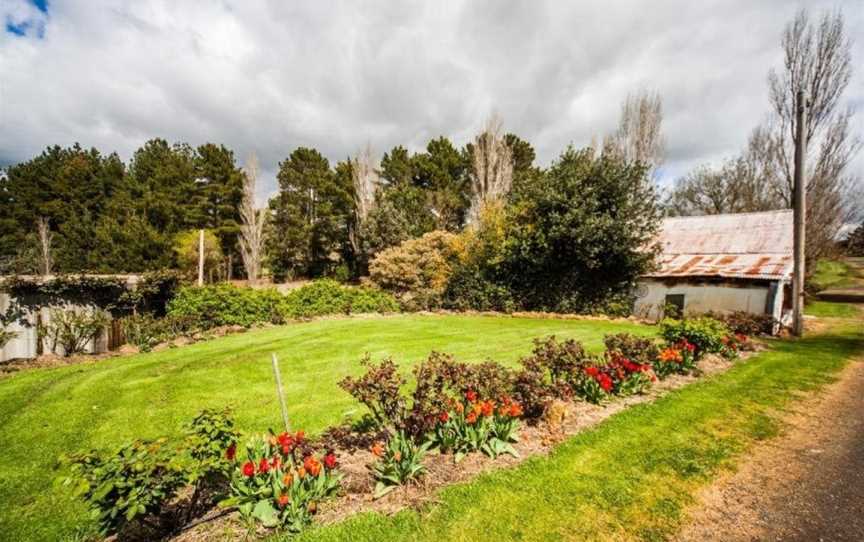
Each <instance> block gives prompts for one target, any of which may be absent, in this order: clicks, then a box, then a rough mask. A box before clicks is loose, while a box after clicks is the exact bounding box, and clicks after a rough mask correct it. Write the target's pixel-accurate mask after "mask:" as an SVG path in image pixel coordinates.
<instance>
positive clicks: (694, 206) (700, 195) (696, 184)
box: [666, 126, 786, 216]
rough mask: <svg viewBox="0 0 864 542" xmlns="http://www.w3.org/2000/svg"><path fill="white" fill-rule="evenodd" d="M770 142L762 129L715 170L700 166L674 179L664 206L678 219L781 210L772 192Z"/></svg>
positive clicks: (778, 198) (780, 202)
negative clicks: (744, 148)
mask: <svg viewBox="0 0 864 542" xmlns="http://www.w3.org/2000/svg"><path fill="white" fill-rule="evenodd" d="M773 145H774V140H773V138H772V137H771V135H770V134H769V133H768V132H767V131H766V130H765V128H764V127H762V126H759V127H757V128H756V129H755V130H753V132H752V133H751V134H750V139H749V141H748V144H747V148H746V150H745V151H744V152H743V153H741V155H740V156H738V157H736V158H732V159H729V160H726V161H725V162H723V164H722V165H721V166H720V167H719V168H712V167H710V166H709V165H701V166H698V167H697V168H696V169H694V170H693V171H691V172H690V173H688V174H687V175H685V176H684V177H682V178H680V179H678V180H677V181H676V182H675V186H674V188H673V190H672V192H671V194H670V195H669V197H668V199H667V202H666V206H667V211H668V212H669V214H672V215H678V216H687V215H711V214H721V213H747V212H753V211H770V210H773V209H782V208H784V207H785V206H786V205H785V203H784V200H783V198H782V197H781V196H780V195H779V194H778V193H777V192H776V190H774V188H773V187H774V186H776V184H777V183H776V181H775V179H776V178H777V173H776V168H775V162H774V156H775V151H774V147H773Z"/></svg>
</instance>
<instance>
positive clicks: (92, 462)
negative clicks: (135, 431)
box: [58, 410, 237, 535]
mask: <svg viewBox="0 0 864 542" xmlns="http://www.w3.org/2000/svg"><path fill="white" fill-rule="evenodd" d="M236 438H237V433H236V432H235V431H234V429H233V422H232V421H231V419H230V418H229V417H228V415H227V413H226V412H215V411H210V410H205V411H203V412H201V413H200V414H199V415H198V416H197V417H196V418H195V419H194V420H193V421H192V422H191V424H190V425H189V426H188V427H187V430H186V438H185V441H184V442H183V443H182V444H181V445H179V446H173V445H171V444H170V443H169V442H168V440H167V439H164V438H162V439H158V440H135V441H133V442H131V443H129V444H126V445H123V446H121V447H120V448H119V449H118V450H116V451H115V452H112V453H109V454H106V455H100V454H99V453H97V452H95V451H91V452H87V453H83V454H76V455H72V456H68V457H63V458H61V464H63V465H67V466H68V467H69V469H70V471H71V472H70V474H69V475H68V476H65V477H61V478H59V479H58V484H60V485H62V486H67V487H73V488H74V490H73V491H74V494H75V495H77V496H80V497H83V499H84V500H85V501H86V502H87V503H88V504H89V506H90V508H91V510H92V511H93V515H94V517H95V518H96V519H97V521H98V524H99V529H100V531H101V533H102V534H104V535H109V534H116V533H118V532H120V531H121V530H123V529H124V527H126V526H127V525H129V524H132V523H140V524H143V525H145V526H147V527H149V528H151V529H155V530H157V531H159V532H163V533H164V532H173V531H176V530H177V528H178V527H180V526H182V525H183V524H184V523H187V522H188V521H189V518H190V516H191V513H192V511H193V510H194V509H195V507H196V505H197V504H198V500H199V498H200V497H201V496H202V495H208V496H210V497H211V498H212V497H213V496H215V495H216V494H218V490H219V488H220V485H224V483H225V481H226V474H227V473H228V472H229V461H231V460H233V459H234V453H235V450H236V444H235V441H236ZM189 486H192V487H193V488H194V490H193V491H192V492H191V494H192V496H191V497H190V498H189V500H188V501H186V506H185V507H173V508H174V510H173V512H174V515H173V517H172V516H171V515H170V514H169V510H168V509H169V508H170V507H168V506H167V505H168V503H170V502H172V501H174V500H175V498H176V497H177V495H178V494H179V492H180V490H181V489H182V488H185V487H189ZM184 508H185V511H184Z"/></svg>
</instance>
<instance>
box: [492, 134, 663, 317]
mask: <svg viewBox="0 0 864 542" xmlns="http://www.w3.org/2000/svg"><path fill="white" fill-rule="evenodd" d="M615 154H616V153H607V152H599V153H598V152H596V151H595V150H594V149H591V148H586V149H582V150H575V149H573V148H568V149H566V150H565V151H564V152H563V153H562V155H561V156H560V158H559V159H558V160H557V161H556V162H555V163H553V164H552V166H551V167H550V168H549V169H548V170H547V171H545V172H544V174H543V176H542V178H541V179H539V182H533V183H529V184H527V185H525V186H523V187H521V190H520V191H519V192H518V193H517V194H515V195H514V196H515V201H514V204H513V205H512V206H511V207H510V213H509V216H508V219H507V227H506V234H505V236H506V242H505V243H504V247H505V250H504V251H503V252H504V253H503V255H502V261H501V265H500V269H499V276H502V277H506V278H507V281H508V287H509V289H510V290H511V291H512V292H513V293H514V296H515V297H516V298H517V299H519V300H520V302H521V303H522V304H523V305H524V307H525V308H526V309H528V310H549V311H556V312H596V311H606V310H608V309H610V308H612V309H614V310H615V311H616V312H618V311H622V310H623V311H626V310H627V309H629V307H631V306H632V305H630V304H629V303H620V302H619V301H617V300H618V299H619V298H621V297H622V296H623V294H624V293H625V292H627V291H628V290H629V289H630V288H631V286H632V284H633V283H634V282H635V281H636V280H637V279H638V278H639V277H640V276H642V275H644V274H645V273H646V272H647V271H648V270H650V268H651V266H652V265H653V264H654V258H655V253H654V250H653V246H652V244H653V239H654V238H655V237H656V234H657V231H658V228H659V226H660V220H661V214H662V213H661V209H660V206H659V205H658V201H657V195H656V192H655V190H654V188H653V187H652V186H651V183H646V182H645V165H644V164H640V163H638V162H637V161H627V160H624V159H622V158H621V157H619V156H616V155H615ZM646 248H647V249H648V250H646ZM610 300H616V302H615V306H614V307H610V306H608V305H609V303H610Z"/></svg>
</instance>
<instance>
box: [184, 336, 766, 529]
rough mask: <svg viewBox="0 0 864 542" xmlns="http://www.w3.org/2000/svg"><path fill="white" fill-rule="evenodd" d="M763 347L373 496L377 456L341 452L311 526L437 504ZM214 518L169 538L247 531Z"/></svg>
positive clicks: (587, 409)
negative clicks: (331, 494)
mask: <svg viewBox="0 0 864 542" xmlns="http://www.w3.org/2000/svg"><path fill="white" fill-rule="evenodd" d="M762 349H763V348H761V347H757V348H756V350H755V351H747V352H741V353H740V356H739V357H738V358H737V359H726V358H723V357H722V356H719V355H716V354H709V355H706V356H705V357H703V358H702V359H701V360H700V361H699V362H698V363H697V369H698V370H699V374H698V375H680V374H676V375H670V376H668V377H667V378H665V379H664V380H662V381H658V382H656V383H654V385H653V386H652V387H651V388H650V389H649V390H648V391H647V392H645V393H644V394H641V395H632V396H627V397H616V398H614V399H612V400H610V401H607V402H605V403H604V404H601V405H593V404H590V403H587V402H584V401H579V402H572V401H568V402H560V403H561V405H562V407H563V409H562V410H561V411H560V412H559V416H558V420H543V421H541V422H540V423H538V424H537V425H534V426H530V425H527V424H523V425H522V426H521V427H520V429H519V442H518V443H516V444H515V445H514V447H515V448H516V451H517V452H518V453H519V457H513V456H510V455H502V456H499V457H498V458H496V459H490V458H489V457H487V456H485V455H483V454H480V453H472V454H470V455H468V456H466V458H465V459H464V460H463V461H462V462H460V463H458V464H454V463H453V459H452V456H450V455H448V454H440V453H430V454H428V455H427V456H426V458H425V459H424V460H423V464H424V466H425V467H426V474H425V476H424V477H423V478H422V479H421V481H420V482H419V483H417V484H411V485H405V486H399V487H397V488H395V489H394V490H393V491H391V492H390V493H388V494H387V495H385V496H384V497H381V498H378V499H375V498H373V491H372V489H373V488H374V484H375V481H374V479H373V478H372V475H371V473H370V472H369V469H368V468H367V465H368V464H370V463H372V462H374V460H375V459H376V458H375V457H374V456H373V455H372V453H371V452H369V451H368V450H357V451H355V452H354V453H351V454H341V455H340V458H339V461H340V470H341V472H342V473H343V474H344V479H343V483H342V487H343V493H342V494H341V495H340V496H338V497H336V498H335V499H331V500H329V501H326V502H325V503H322V505H321V507H320V508H319V513H318V514H317V516H316V522H315V523H316V526H323V525H331V524H334V523H339V522H342V521H345V520H347V519H349V518H350V517H352V516H355V515H357V514H361V513H368V512H375V513H381V514H386V515H392V514H395V513H397V512H400V511H402V510H405V509H409V508H410V509H419V508H421V507H423V506H425V505H428V504H434V503H437V502H439V501H438V498H437V495H438V493H439V491H441V490H442V489H444V488H445V487H449V486H452V485H455V484H461V483H468V482H470V481H472V480H473V479H475V478H476V477H477V476H479V475H480V474H483V473H486V472H490V471H495V470H499V469H506V468H513V467H516V466H518V465H519V464H521V463H522V462H524V461H526V460H528V459H530V458H535V457H542V456H545V455H548V454H549V453H550V452H551V451H552V450H554V448H555V447H556V446H557V445H558V444H560V443H561V442H563V441H564V440H566V439H568V438H571V437H573V436H576V435H578V434H580V433H582V432H584V431H587V430H590V429H592V428H593V427H596V426H597V425H599V424H600V423H602V422H604V421H605V420H607V419H609V418H610V417H611V416H613V415H615V414H618V413H619V412H622V411H624V410H626V409H628V408H630V407H632V406H634V405H638V404H643V403H650V402H653V401H655V400H657V399H659V398H661V397H663V396H665V395H667V394H668V393H670V392H672V391H675V390H678V389H681V388H683V387H685V386H688V385H690V384H692V383H694V382H697V381H699V380H702V379H704V378H706V377H711V376H713V375H716V374H720V373H723V372H725V371H727V370H728V369H730V368H732V367H733V366H734V365H736V364H739V363H744V362H746V361H747V360H748V359H749V358H750V357H752V356H753V355H754V354H755V353H756V352H758V351H759V350H762ZM559 422H560V423H559ZM213 520H214V521H210V522H202V523H199V524H196V525H194V526H190V527H189V528H188V529H187V530H186V531H184V532H183V533H181V534H180V535H179V536H177V537H175V538H173V539H172V540H173V541H174V542H193V541H196V542H197V541H198V540H201V539H202V538H204V539H206V538H207V536H208V534H209V533H215V532H217V531H218V532H219V533H220V536H222V537H224V536H225V535H226V534H227V533H229V532H231V533H234V534H235V535H236V536H237V537H240V538H242V537H243V536H246V535H247V534H248V532H249V531H248V529H247V528H246V527H245V526H244V525H243V524H242V523H241V522H240V521H239V519H238V514H237V513H236V512H234V513H231V514H228V515H221V514H220V515H216V516H214V517H213ZM257 533H258V534H259V535H261V536H262V537H266V536H268V535H270V534H272V532H270V531H268V530H266V529H263V528H260V527H259V528H258V530H257Z"/></svg>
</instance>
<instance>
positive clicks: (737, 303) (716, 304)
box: [634, 279, 770, 320]
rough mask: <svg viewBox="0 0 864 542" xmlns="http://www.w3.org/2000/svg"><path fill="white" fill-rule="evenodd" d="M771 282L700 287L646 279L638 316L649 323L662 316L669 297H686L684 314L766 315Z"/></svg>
mask: <svg viewBox="0 0 864 542" xmlns="http://www.w3.org/2000/svg"><path fill="white" fill-rule="evenodd" d="M769 285H770V283H764V284H762V283H753V284H745V285H737V284H736V285H732V284H722V283H721V284H700V283H697V282H688V281H680V282H679V281H676V282H664V281H659V280H650V279H643V280H641V281H640V282H639V293H640V294H644V295H641V296H640V297H637V299H636V302H635V304H634V313H635V314H636V316H639V317H642V318H647V319H649V320H659V319H660V318H662V317H663V307H664V305H665V301H666V296H667V295H676V294H678V295H684V313H685V314H698V313H704V312H708V311H715V312H732V311H745V312H750V313H754V314H765V312H766V305H767V301H768V295H769Z"/></svg>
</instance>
